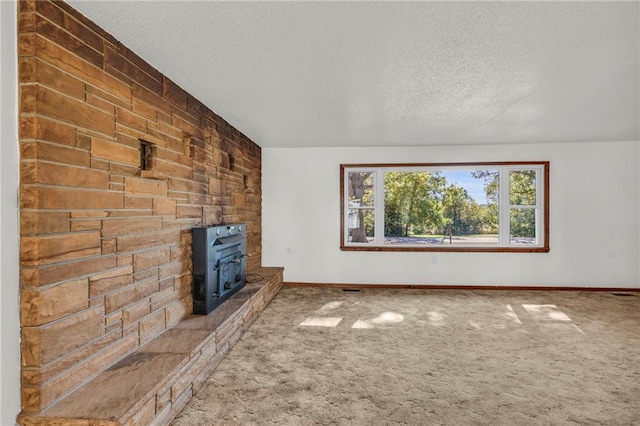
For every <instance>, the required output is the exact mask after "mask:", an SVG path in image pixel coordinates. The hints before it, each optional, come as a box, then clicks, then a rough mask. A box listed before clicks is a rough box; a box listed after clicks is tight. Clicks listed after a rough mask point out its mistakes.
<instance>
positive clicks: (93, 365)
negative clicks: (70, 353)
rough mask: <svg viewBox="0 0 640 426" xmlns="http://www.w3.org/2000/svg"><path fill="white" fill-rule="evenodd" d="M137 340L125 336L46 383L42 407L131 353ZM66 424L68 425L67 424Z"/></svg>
mask: <svg viewBox="0 0 640 426" xmlns="http://www.w3.org/2000/svg"><path fill="white" fill-rule="evenodd" d="M137 340H138V339H136V338H135V336H127V337H125V338H123V339H122V340H120V341H118V342H116V343H115V344H113V345H111V346H109V347H107V348H106V349H105V350H103V351H101V352H98V354H97V355H96V356H95V357H91V358H88V359H86V360H84V361H83V362H81V363H78V364H76V365H74V366H73V367H71V368H70V369H68V370H66V371H65V372H64V373H63V374H62V375H60V376H58V377H56V378H55V379H54V380H52V381H50V382H47V383H46V384H45V385H44V386H43V387H42V395H41V399H42V403H43V407H46V405H47V404H48V403H50V402H53V401H55V400H56V399H58V398H59V397H60V396H62V395H64V394H65V393H67V392H68V391H70V390H71V389H73V388H74V387H76V386H77V385H78V384H79V383H82V382H84V381H86V380H88V379H90V378H91V377H92V376H94V375H95V374H96V373H98V372H100V371H101V370H102V369H104V367H105V366H107V365H111V364H113V363H115V362H117V361H118V360H119V359H121V358H123V357H124V356H126V355H127V354H128V353H130V352H132V351H133V350H134V349H135V348H136V346H137V343H138V341H137ZM67 424H68V423H67Z"/></svg>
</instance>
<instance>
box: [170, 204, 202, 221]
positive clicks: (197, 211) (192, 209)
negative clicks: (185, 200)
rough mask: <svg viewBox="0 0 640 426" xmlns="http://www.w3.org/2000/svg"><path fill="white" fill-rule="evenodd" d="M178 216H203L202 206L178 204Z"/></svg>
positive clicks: (180, 217)
mask: <svg viewBox="0 0 640 426" xmlns="http://www.w3.org/2000/svg"><path fill="white" fill-rule="evenodd" d="M176 217H177V218H179V219H182V218H187V217H195V218H202V206H183V205H179V206H177V213H176Z"/></svg>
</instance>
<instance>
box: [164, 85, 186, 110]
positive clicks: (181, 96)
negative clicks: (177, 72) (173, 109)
mask: <svg viewBox="0 0 640 426" xmlns="http://www.w3.org/2000/svg"><path fill="white" fill-rule="evenodd" d="M162 87H163V90H162V92H163V93H162V96H163V97H164V98H165V99H167V100H168V101H169V102H171V103H172V104H173V105H175V106H177V107H178V108H180V109H182V110H186V109H187V96H188V95H187V92H185V91H184V90H183V89H182V88H181V87H180V86H178V85H177V84H175V83H174V82H173V81H171V80H169V79H168V78H167V77H164V79H163V81H162Z"/></svg>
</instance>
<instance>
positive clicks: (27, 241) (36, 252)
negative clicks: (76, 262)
mask: <svg viewBox="0 0 640 426" xmlns="http://www.w3.org/2000/svg"><path fill="white" fill-rule="evenodd" d="M20 243H21V247H20V252H21V260H22V261H23V262H25V263H40V264H45V263H52V262H59V261H63V260H72V259H77V258H80V257H87V256H95V255H99V254H100V233H99V232H82V233H76V234H64V235H51V236H41V237H22V239H21V240H20Z"/></svg>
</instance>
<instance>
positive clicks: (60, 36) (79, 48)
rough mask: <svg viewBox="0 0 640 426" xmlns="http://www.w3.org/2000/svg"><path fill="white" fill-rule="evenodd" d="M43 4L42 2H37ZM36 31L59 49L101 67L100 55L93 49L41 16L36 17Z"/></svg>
mask: <svg viewBox="0 0 640 426" xmlns="http://www.w3.org/2000/svg"><path fill="white" fill-rule="evenodd" d="M38 3H44V2H38ZM36 27H37V29H36V31H37V32H38V34H39V35H42V36H44V37H46V38H47V39H49V40H51V41H52V42H54V43H56V44H58V45H60V46H61V47H63V48H65V49H68V50H69V51H71V52H73V53H74V54H76V55H78V56H79V57H80V58H82V59H84V60H85V61H87V62H90V63H91V64H93V65H95V66H97V67H102V64H103V59H102V53H100V52H97V51H96V50H94V49H93V48H91V47H89V46H87V45H86V44H85V43H83V42H82V41H81V40H80V39H77V38H75V37H73V36H72V35H71V34H69V33H68V32H66V31H64V30H63V29H62V28H60V27H58V26H56V25H54V24H53V23H51V22H49V21H47V20H46V19H43V18H42V17H41V16H37V17H36Z"/></svg>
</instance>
